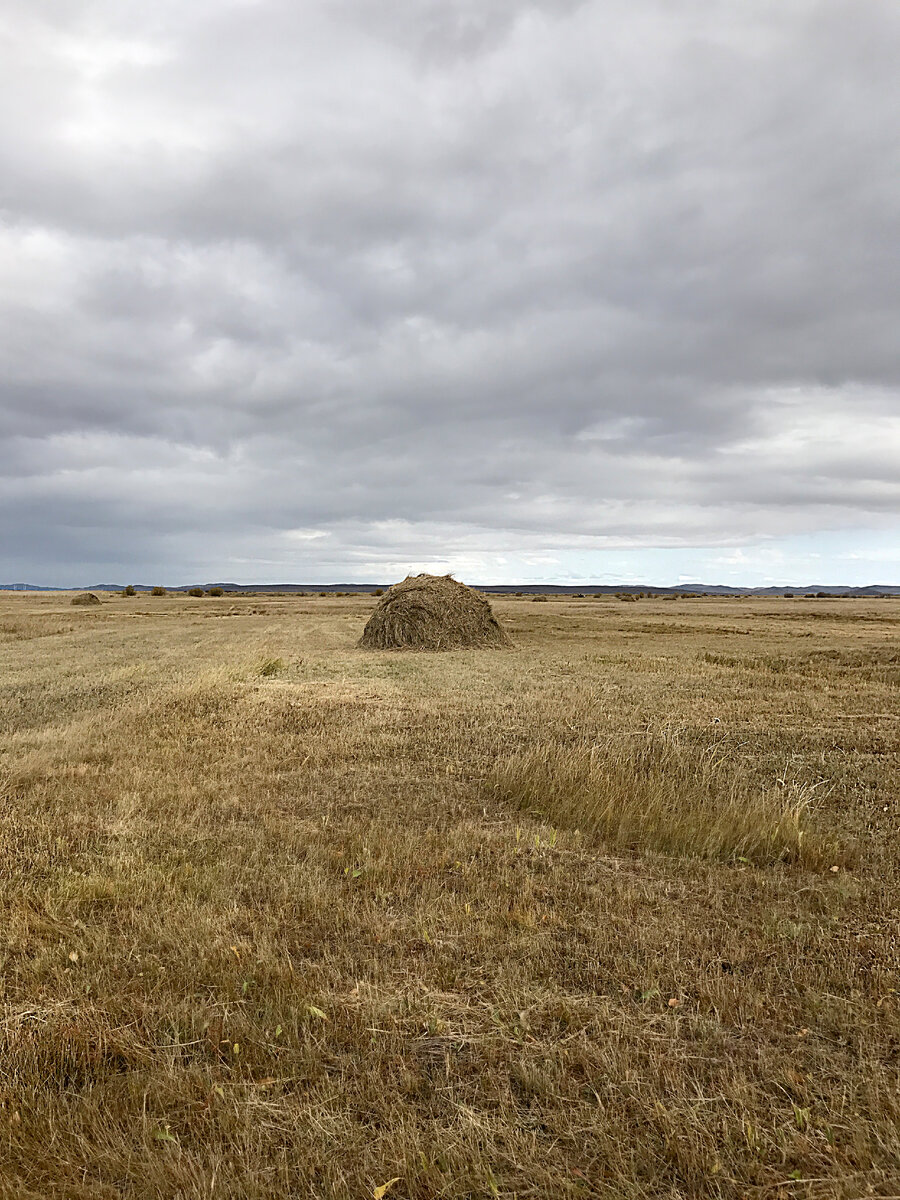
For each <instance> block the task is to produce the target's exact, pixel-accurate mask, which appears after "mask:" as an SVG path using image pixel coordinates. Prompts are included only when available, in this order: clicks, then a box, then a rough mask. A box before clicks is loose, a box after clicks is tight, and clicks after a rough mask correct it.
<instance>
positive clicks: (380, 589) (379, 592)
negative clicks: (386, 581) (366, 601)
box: [372, 588, 384, 596]
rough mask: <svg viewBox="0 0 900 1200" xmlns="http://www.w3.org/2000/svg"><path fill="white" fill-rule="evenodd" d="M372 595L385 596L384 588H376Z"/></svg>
mask: <svg viewBox="0 0 900 1200" xmlns="http://www.w3.org/2000/svg"><path fill="white" fill-rule="evenodd" d="M372 595H373V596H383V595H384V588H376V589H375V591H374V592H373V593H372Z"/></svg>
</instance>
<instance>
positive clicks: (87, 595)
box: [72, 592, 100, 605]
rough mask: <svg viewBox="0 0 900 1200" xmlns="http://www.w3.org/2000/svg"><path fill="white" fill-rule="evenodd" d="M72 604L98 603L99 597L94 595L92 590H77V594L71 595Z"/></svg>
mask: <svg viewBox="0 0 900 1200" xmlns="http://www.w3.org/2000/svg"><path fill="white" fill-rule="evenodd" d="M72 603H73V604H85V605H87V604H99V603H100V597H99V596H95V595H94V593H93V592H79V593H78V595H77V596H73V597H72Z"/></svg>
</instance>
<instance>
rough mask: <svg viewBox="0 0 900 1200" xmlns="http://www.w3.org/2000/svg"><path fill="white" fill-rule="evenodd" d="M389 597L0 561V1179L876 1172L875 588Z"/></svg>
mask: <svg viewBox="0 0 900 1200" xmlns="http://www.w3.org/2000/svg"><path fill="white" fill-rule="evenodd" d="M373 604H374V601H373V600H372V599H371V598H370V597H368V596H363V597H351V598H345V599H338V598H320V597H305V598H297V597H276V596H266V597H253V598H237V599H235V598H231V597H227V596H226V597H224V598H222V599H214V598H209V597H204V598H203V599H193V598H188V597H185V596H166V597H154V598H150V597H148V596H143V595H141V596H137V597H134V598H131V599H126V598H120V597H115V598H104V603H103V604H102V605H101V606H100V607H98V608H92V609H78V608H73V607H71V605H70V604H69V597H68V596H66V595H46V594H32V595H28V594H26V595H20V594H10V593H7V594H3V595H0V814H2V821H0V921H2V925H0V1195H2V1196H3V1197H16V1198H24V1197H34V1198H41V1200H43V1198H45V1197H61V1198H62V1197H64V1198H72V1200H75V1198H84V1200H88V1198H90V1200H116V1198H119V1197H122V1198H124V1197H129V1198H132V1197H133V1198H138V1197H141V1198H143V1197H184V1198H185V1200H187V1198H190V1200H194V1198H199V1197H247V1198H250V1200H263V1198H267V1200H268V1198H270V1197H276V1198H282V1197H307V1196H309V1197H329V1198H343V1197H348V1198H349V1197H359V1198H364V1197H373V1196H379V1195H381V1194H385V1195H386V1196H387V1197H389V1200H432V1198H437V1197H453V1198H462V1197H479V1198H480V1197H486V1198H487V1197H504V1198H506V1197H509V1198H512V1197H519V1198H525V1197H566V1198H569V1197H572V1198H574V1197H584V1198H588V1197H603V1198H604V1200H620V1198H621V1200H637V1198H638V1197H642V1198H643V1197H646V1198H650V1197H653V1198H656V1197H666V1198H669V1200H675V1198H682V1197H718V1198H728V1200H737V1198H739V1197H748V1198H753V1200H756V1198H759V1200H775V1198H778V1197H782V1198H790V1200H800V1198H808V1200H825V1198H829V1200H830V1198H832V1197H836V1198H840V1200H856V1198H860V1200H861V1198H862V1197H882V1198H887V1197H898V1196H900V994H898V991H900V934H898V913H900V872H898V863H900V838H898V833H900V795H898V784H900V767H898V758H897V749H898V730H900V725H898V721H900V704H898V698H900V639H898V634H900V601H898V600H873V601H866V600H844V601H839V600H806V599H791V600H789V599H778V600H771V601H769V600H766V601H763V600H746V601H744V600H742V601H735V600H713V599H708V600H699V599H698V600H677V601H662V600H658V601H650V600H643V601H638V602H636V603H629V604H625V603H621V602H619V601H617V600H615V599H603V600H592V599H585V600H576V599H561V600H554V601H551V602H550V603H548V604H540V605H535V604H532V603H530V602H529V601H528V600H527V599H508V600H501V601H499V602H497V603H496V604H495V611H496V612H497V614H498V616H499V617H500V619H501V620H502V621H503V622H504V624H505V626H506V627H507V629H508V630H509V631H510V633H511V635H512V637H513V639H514V641H515V649H513V650H511V651H495V652H481V653H477V652H454V653H450V654H443V655H422V654H412V655H404V654H390V653H381V654H378V653H370V652H363V651H359V650H357V649H355V648H354V643H355V641H356V639H357V637H358V636H359V633H360V632H361V630H362V627H363V625H364V623H365V620H366V617H367V615H368V613H369V612H370V611H371V607H372V605H373ZM388 1184H390V1186H389V1188H387V1190H386V1192H384V1193H382V1192H381V1191H380V1190H379V1189H382V1188H384V1187H385V1185H388Z"/></svg>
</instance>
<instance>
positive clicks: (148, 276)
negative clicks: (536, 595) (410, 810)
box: [0, 0, 900, 579]
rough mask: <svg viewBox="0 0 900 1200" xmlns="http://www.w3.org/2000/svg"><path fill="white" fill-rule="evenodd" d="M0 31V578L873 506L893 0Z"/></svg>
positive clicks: (869, 514) (873, 509) (894, 179)
mask: <svg viewBox="0 0 900 1200" xmlns="http://www.w3.org/2000/svg"><path fill="white" fill-rule="evenodd" d="M3 22H4V23H3V26H2V34H0V36H2V42H0V54H2V56H3V60H4V69H3V71H2V73H0V93H2V95H0V101H2V102H0V160H2V164H3V169H2V173H0V318H2V321H3V326H2V327H3V330H4V338H3V344H2V351H0V352H2V384H0V437H2V439H3V440H2V443H0V538H2V541H0V545H2V547H3V559H4V560H5V561H6V563H7V564H8V565H7V566H6V568H5V569H4V570H3V571H0V574H9V573H13V574H17V575H22V574H24V575H38V576H40V577H42V578H46V577H47V576H48V575H51V576H55V577H58V576H59V572H60V571H61V572H62V575H63V576H64V577H65V578H70V577H72V573H73V571H74V572H77V571H79V570H81V569H82V568H84V569H85V570H87V569H88V567H89V566H94V565H96V566H98V567H99V566H100V565H101V564H108V565H109V566H110V569H115V570H117V571H119V572H120V573H121V572H122V571H125V572H126V573H128V574H130V573H132V570H138V569H144V568H145V567H146V569H147V570H151V569H152V570H157V571H162V570H165V571H166V572H167V577H168V578H170V579H177V578H179V577H190V576H192V575H193V574H194V570H195V567H196V569H197V570H198V571H202V570H204V569H207V568H208V569H211V570H213V569H214V570H216V572H217V573H220V572H221V573H225V574H228V573H231V574H233V575H235V576H236V577H244V578H251V577H257V578H260V577H263V578H267V577H271V575H272V572H273V570H274V569H275V568H279V571H278V572H276V573H281V574H282V575H283V576H284V577H290V576H294V577H297V576H303V575H305V574H308V573H309V571H311V570H314V571H319V570H320V569H321V570H326V569H327V570H330V569H331V567H332V566H333V567H334V570H335V571H337V573H338V574H340V573H341V570H340V568H341V565H342V564H345V565H346V566H347V573H352V572H356V573H360V572H361V573H363V574H365V573H366V571H367V570H375V569H378V568H380V567H381V566H382V565H384V564H387V565H388V566H391V567H393V566H394V565H395V564H402V563H403V562H404V561H407V560H408V561H409V562H410V563H411V564H412V563H415V562H424V561H431V560H432V559H434V557H435V555H436V553H437V552H438V549H439V550H440V553H441V554H442V555H443V554H446V553H449V552H450V551H448V549H447V548H448V547H449V548H451V550H452V549H453V548H454V547H455V548H456V553H457V554H458V555H459V558H460V561H462V562H464V563H465V564H466V565H467V567H468V568H469V569H470V570H474V571H476V572H477V573H478V574H480V575H481V576H482V577H485V576H487V575H491V574H495V573H496V571H495V570H494V569H493V568H494V565H495V564H497V563H498V562H499V561H500V560H499V557H498V556H501V555H502V554H503V553H504V552H508V553H509V554H511V555H513V556H514V557H515V558H516V561H517V562H518V563H520V564H522V563H528V562H530V561H531V560H530V559H529V555H534V556H536V557H535V558H534V562H540V561H543V560H542V556H543V555H545V554H546V551H547V547H548V545H553V544H555V545H557V546H559V547H561V548H562V551H563V552H564V551H565V548H566V547H567V546H568V547H573V546H575V547H580V548H587V549H590V548H591V547H592V546H603V545H629V544H632V545H639V546H640V545H642V546H654V545H659V546H667V545H678V544H695V545H697V544H707V545H725V544H738V543H740V542H742V541H747V540H751V539H753V538H755V537H772V536H778V535H781V534H787V533H790V534H802V533H815V532H816V531H817V530H821V529H834V528H842V527H848V528H849V527H853V526H869V527H881V526H884V524H885V522H888V523H889V522H890V521H891V520H892V519H894V518H895V517H896V511H897V504H898V500H900V485H898V479H897V477H898V472H897V471H896V469H895V467H896V462H897V461H900V405H898V383H900V340H898V338H897V336H896V329H897V323H898V316H900V313H898V308H900V302H898V291H897V286H896V280H897V278H898V271H900V241H898V239H897V237H896V216H897V206H898V199H900V137H898V134H900V129H898V125H900V121H898V115H897V114H898V112H900V83H898V75H897V71H896V62H897V54H898V51H900V10H898V9H897V8H896V7H895V6H894V5H890V4H887V3H885V4H880V3H872V4H867V5H859V4H858V3H850V2H846V3H845V2H838V0H833V2H824V0H823V2H813V0H799V2H798V3H795V4H792V5H787V6H786V5H783V4H780V3H775V2H774V0H771V2H762V3H758V4H755V5H753V6H731V5H710V4H709V3H706V2H703V3H701V2H700V0H678V2H675V3H673V2H671V0H666V2H665V3H663V0H643V2H639V3H630V2H629V3H625V2H624V0H622V2H621V3H614V2H612V0H605V2H597V0H580V2H578V0H571V2H566V3H563V2H559V0H554V2H552V3H551V2H550V0H546V2H542V3H537V2H532V3H527V2H516V3H513V2H512V0H507V2H501V0H493V2H491V0H478V2H477V3H476V2H475V0H458V2H457V3H451V4H439V3H437V2H436V0H410V2H407V3H403V4H400V3H396V4H395V3H388V2H385V3H382V4H378V5H372V4H369V3H367V2H364V0H336V2H335V0H331V2H329V3H326V2H325V0H322V2H321V3H311V4H304V5H297V4H295V3H288V0H281V2H276V0H233V2H231V3H221V2H216V3H213V2H212V0H208V2H205V0H204V2H198V3H194V4H192V5H190V6H184V5H176V4H175V3H174V2H171V3H170V2H168V0H165V2H163V3H158V4H155V5H153V6H146V5H138V4H136V3H134V4H132V3H121V2H120V3H116V4H112V3H111V2H100V0H96V2H93V3H90V2H85V3H80V4H71V3H65V4H62V3H54V2H49V0H46V2H44V3H38V4H35V3H34V2H33V0H32V2H30V3H28V4H26V3H20V4H18V5H17V4H15V3H10V4H8V5H7V6H5V9H4V18H3Z"/></svg>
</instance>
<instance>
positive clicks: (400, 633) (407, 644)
mask: <svg viewBox="0 0 900 1200" xmlns="http://www.w3.org/2000/svg"><path fill="white" fill-rule="evenodd" d="M359 645H360V646H361V647H362V648H363V649H366V650H464V649H473V648H476V649H477V648H501V647H506V646H509V645H510V641H509V638H508V637H507V635H506V633H504V631H503V629H502V628H501V627H500V624H499V623H498V621H497V618H496V617H495V616H494V614H493V612H492V611H491V606H490V604H488V602H487V600H486V599H485V598H484V596H482V595H480V593H478V592H475V591H473V590H472V589H471V588H468V587H466V585H465V584H464V583H459V582H458V581H457V580H455V579H451V578H450V576H449V575H410V576H408V577H407V578H406V579H404V580H403V581H402V583H395V584H394V586H393V587H392V588H390V589H389V590H388V592H387V593H386V595H384V596H382V598H381V599H380V600H379V602H378V604H377V605H376V607H375V611H374V612H373V613H372V615H371V617H370V618H369V621H368V624H367V625H366V627H365V629H364V631H363V635H362V637H361V638H360V640H359Z"/></svg>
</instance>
